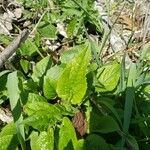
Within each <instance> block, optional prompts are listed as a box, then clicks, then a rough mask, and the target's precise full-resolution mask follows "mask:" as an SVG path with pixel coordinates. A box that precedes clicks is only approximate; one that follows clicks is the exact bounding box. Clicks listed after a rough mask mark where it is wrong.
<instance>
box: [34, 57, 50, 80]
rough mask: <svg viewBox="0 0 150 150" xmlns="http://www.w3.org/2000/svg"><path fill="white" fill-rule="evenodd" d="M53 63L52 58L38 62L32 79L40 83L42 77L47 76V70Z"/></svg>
mask: <svg viewBox="0 0 150 150" xmlns="http://www.w3.org/2000/svg"><path fill="white" fill-rule="evenodd" d="M51 64H52V61H51V59H50V56H47V57H45V58H43V59H42V60H41V61H40V62H38V63H37V64H36V66H35V68H34V69H33V74H32V79H33V81H34V82H40V81H41V80H42V77H43V76H44V75H45V74H46V72H47V70H48V69H49V68H50V67H51Z"/></svg>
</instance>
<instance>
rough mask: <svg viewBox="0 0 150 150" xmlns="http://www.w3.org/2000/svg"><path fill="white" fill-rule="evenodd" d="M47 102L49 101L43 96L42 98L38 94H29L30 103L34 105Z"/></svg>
mask: <svg viewBox="0 0 150 150" xmlns="http://www.w3.org/2000/svg"><path fill="white" fill-rule="evenodd" d="M46 101H47V100H46V99H45V98H44V97H43V96H40V95H38V94H35V93H29V95H28V103H32V102H46Z"/></svg>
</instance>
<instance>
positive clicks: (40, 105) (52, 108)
mask: <svg viewBox="0 0 150 150" xmlns="http://www.w3.org/2000/svg"><path fill="white" fill-rule="evenodd" d="M24 109H25V110H24V111H25V112H26V113H27V114H28V115H31V114H34V113H35V112H37V111H40V110H43V111H47V112H49V113H53V115H56V116H57V115H60V114H61V111H60V109H59V107H57V105H53V104H49V103H47V102H42V101H37V102H36V101H33V102H29V103H27V104H26V105H25V106H24Z"/></svg>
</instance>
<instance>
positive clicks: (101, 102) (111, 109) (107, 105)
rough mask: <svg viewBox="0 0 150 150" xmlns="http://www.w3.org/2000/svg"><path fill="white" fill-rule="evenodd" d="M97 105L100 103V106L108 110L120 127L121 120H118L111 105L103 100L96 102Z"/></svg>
mask: <svg viewBox="0 0 150 150" xmlns="http://www.w3.org/2000/svg"><path fill="white" fill-rule="evenodd" d="M98 103H100V104H101V105H104V106H105V107H106V108H107V109H108V110H110V111H111V112H112V114H113V115H114V117H115V118H116V119H117V121H118V123H119V125H120V126H122V123H121V119H120V117H119V115H118V113H117V111H116V109H115V108H114V107H113V106H112V105H111V104H109V103H108V102H107V101H104V100H103V101H98Z"/></svg>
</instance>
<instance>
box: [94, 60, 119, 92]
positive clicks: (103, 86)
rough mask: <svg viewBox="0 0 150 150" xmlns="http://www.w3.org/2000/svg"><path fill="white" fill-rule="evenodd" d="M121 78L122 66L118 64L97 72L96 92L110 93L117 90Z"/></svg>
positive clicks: (107, 66) (102, 68)
mask: <svg viewBox="0 0 150 150" xmlns="http://www.w3.org/2000/svg"><path fill="white" fill-rule="evenodd" d="M119 76H120V65H119V64H118V63H115V62H114V63H112V64H108V65H106V66H103V67H101V68H100V69H98V70H97V75H96V79H97V80H96V83H95V87H96V91H97V92H108V91H112V90H114V89H115V87H116V86H117V84H118V81H119Z"/></svg>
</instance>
